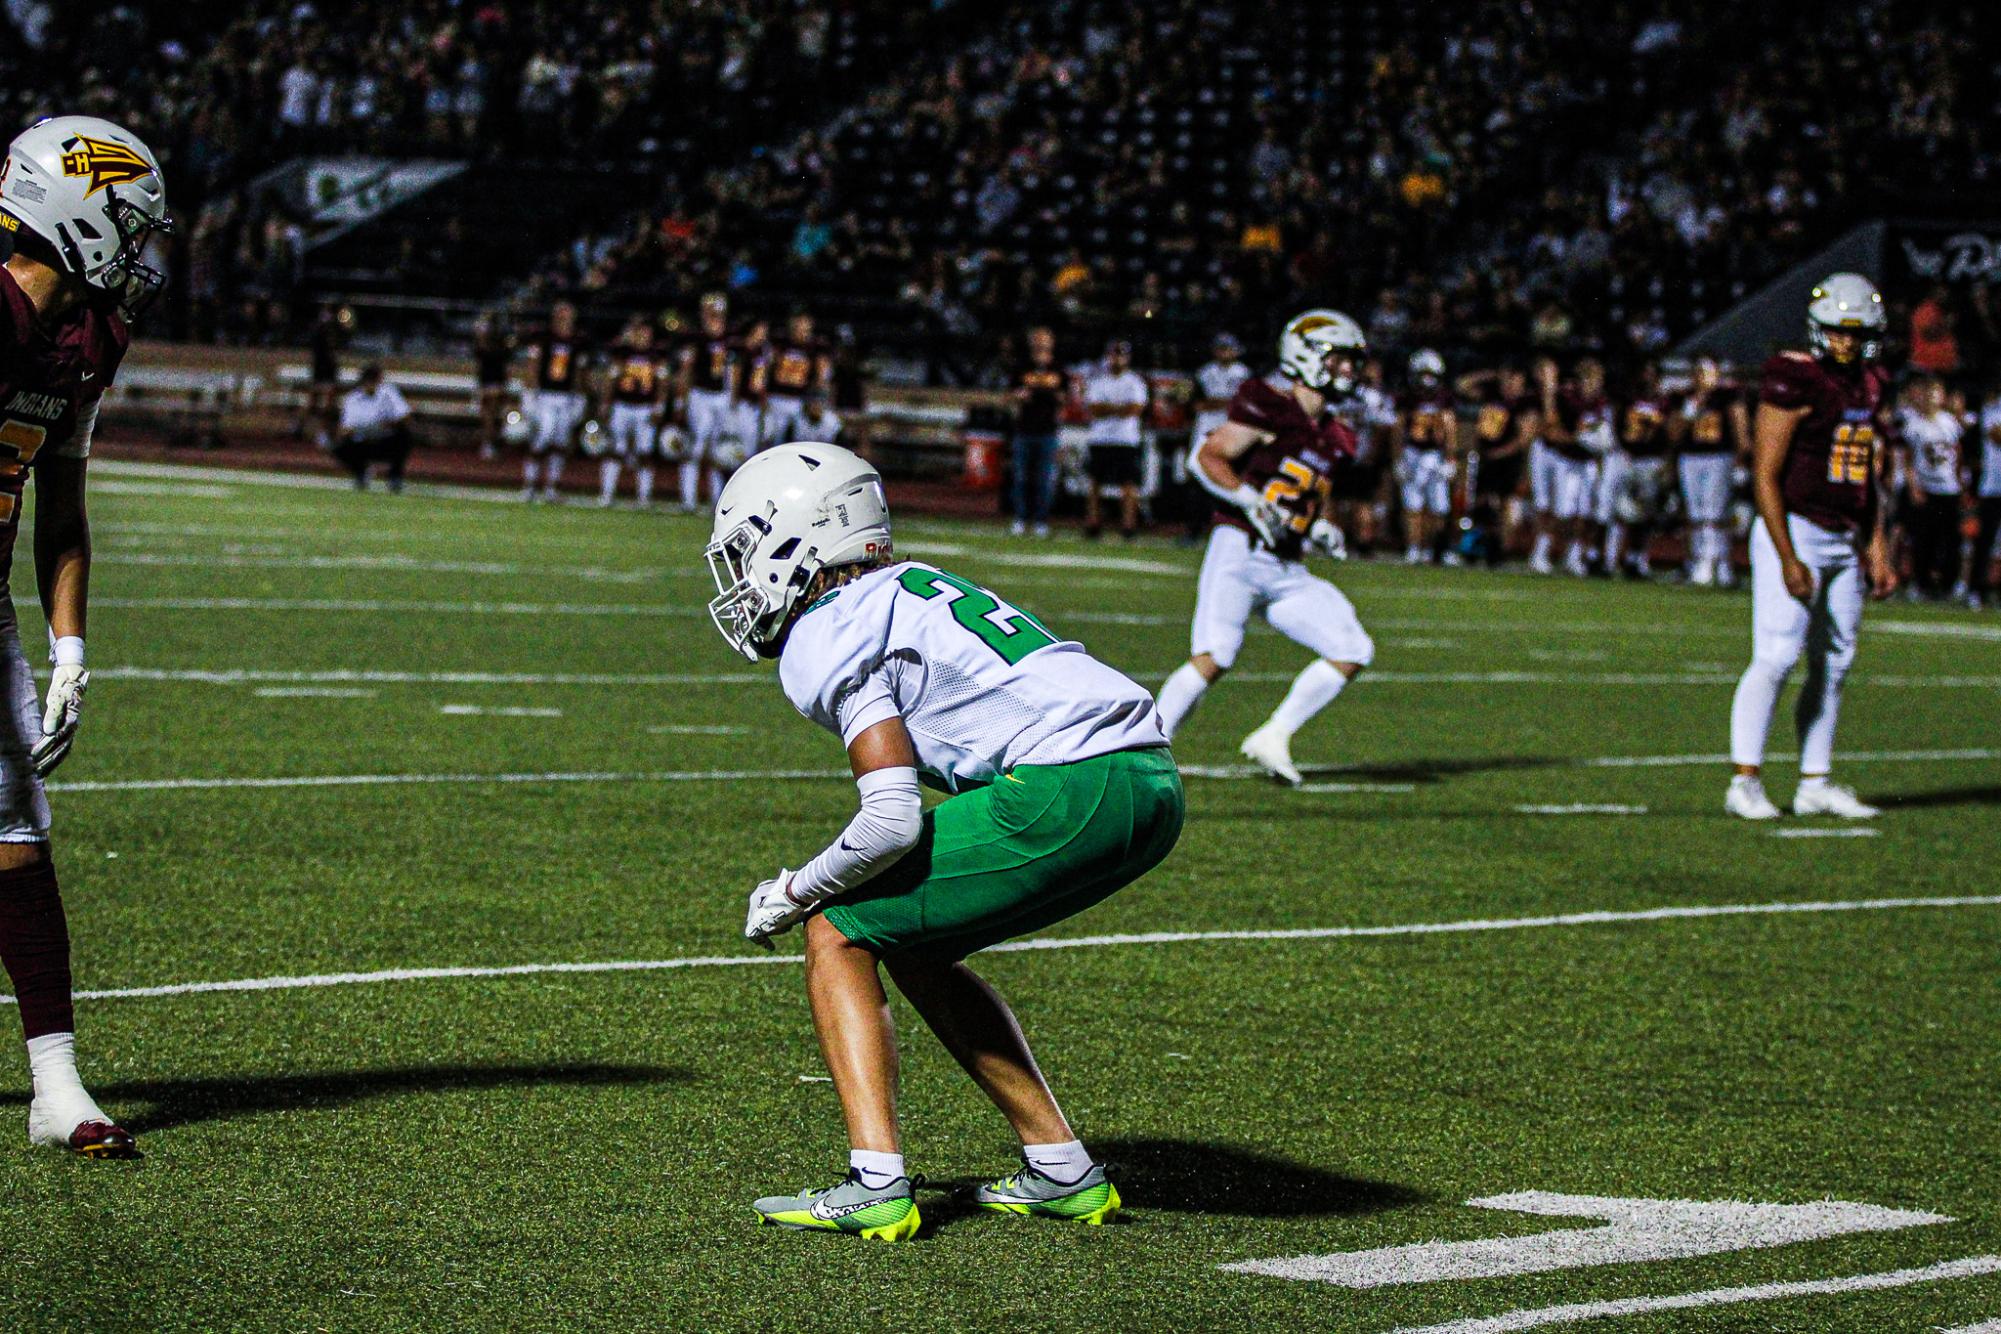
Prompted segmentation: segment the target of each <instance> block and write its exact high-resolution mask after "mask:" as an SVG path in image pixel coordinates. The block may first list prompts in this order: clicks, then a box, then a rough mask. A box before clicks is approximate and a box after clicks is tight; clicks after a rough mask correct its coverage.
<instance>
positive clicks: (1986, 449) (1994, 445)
mask: <svg viewBox="0 0 2001 1334" xmlns="http://www.w3.org/2000/svg"><path fill="white" fill-rule="evenodd" d="M1996 431H2001V398H1997V399H1995V400H1993V401H1992V402H1990V403H1989V404H1988V405H1987V406H1986V407H1984V408H1982V409H1981V410H1980V449H1981V464H1980V494H1981V495H1982V496H2001V442H1997V441H1996V440H1995V438H1994V434H1995V432H1996Z"/></svg>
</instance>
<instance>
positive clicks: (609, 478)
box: [598, 316, 673, 509]
mask: <svg viewBox="0 0 2001 1334" xmlns="http://www.w3.org/2000/svg"><path fill="white" fill-rule="evenodd" d="M672 378H673V377H672V376H670V375H669V374H668V370H667V363H666V361H665V359H664V358H663V357H662V356H661V355H660V353H659V351H658V350H656V349H655V347H654V346H653V322H652V321H651V320H648V319H646V318H644V317H643V316H642V317H636V318H634V319H631V320H628V321H627V322H626V326H625V330H624V332H623V333H621V334H620V335H619V339H618V345H617V346H616V347H615V348H613V349H612V354H611V364H610V366H609V367H608V368H607V371H606V375H605V384H604V400H605V401H604V412H605V419H606V422H607V424H608V429H609V434H610V436H611V448H610V449H609V451H608V452H607V453H606V454H605V456H604V458H603V459H602V460H601V461H600V462H599V463H598V504H599V505H600V506H607V505H610V504H611V503H612V501H613V500H614V499H616V498H617V496H618V477H619V473H620V471H621V470H622V469H623V468H624V466H625V465H626V464H628V463H629V464H631V465H632V469H633V475H634V478H635V480H636V482H637V485H638V500H639V504H640V507H641V508H642V509H643V508H645V507H646V506H648V505H651V504H652V503H653V456H654V453H655V451H656V449H657V447H658V445H659V440H660V427H661V423H662V420H663V418H665V417H666V415H667V410H668V394H669V393H670V392H671V390H672Z"/></svg>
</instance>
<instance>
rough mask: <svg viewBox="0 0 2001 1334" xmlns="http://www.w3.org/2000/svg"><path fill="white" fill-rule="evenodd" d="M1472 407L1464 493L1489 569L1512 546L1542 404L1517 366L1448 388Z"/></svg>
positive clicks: (1475, 374)
mask: <svg viewBox="0 0 2001 1334" xmlns="http://www.w3.org/2000/svg"><path fill="white" fill-rule="evenodd" d="M1454 387H1455V388H1456V389H1457V390H1458V391H1459V396H1460V397H1461V398H1462V399H1465V400H1467V401H1469V402H1471V403H1473V404H1474V416H1473V448H1472V451H1471V452H1470V453H1469V454H1468V455H1467V458H1466V489H1467V491H1468V492H1469V493H1470V499H1469V502H1468V503H1469V505H1470V508H1471V511H1472V514H1471V517H1472V520H1473V524H1474V526H1475V528H1476V529H1478V530H1480V531H1479V534H1478V536H1479V539H1480V544H1481V545H1482V546H1484V547H1485V548H1486V558H1487V562H1488V563H1489V564H1490V565H1498V564H1500V562H1501V558H1502V557H1503V556H1505V555H1506V554H1507V552H1508V550H1509V549H1510V548H1511V547H1513V546H1514V545H1515V533H1516V530H1517V529H1518V528H1519V527H1520V526H1521V514H1522V484H1523V482H1524V481H1525V480H1526V478H1527V476H1528V463H1529V455H1530V452H1531V450H1532V449H1533V447H1534V445H1535V442H1536V441H1537V440H1538V439H1540V438H1541V435H1542V401H1541V399H1540V398H1539V397H1537V395H1536V394H1535V392H1534V391H1533V390H1532V389H1530V387H1529V377H1528V375H1527V374H1526V373H1525V372H1524V371H1523V370H1522V368H1521V367H1519V366H1501V367H1498V368H1496V369H1493V370H1484V371H1468V372H1467V373H1466V374H1464V375H1462V376H1460V377H1459V379H1458V381H1457V382H1456V384H1455V386H1454Z"/></svg>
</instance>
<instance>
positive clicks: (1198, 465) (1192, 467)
mask: <svg viewBox="0 0 2001 1334" xmlns="http://www.w3.org/2000/svg"><path fill="white" fill-rule="evenodd" d="M1202 443H1206V441H1205V442H1202ZM1202 443H1198V444H1197V445H1196V446H1195V456H1194V457H1193V458H1191V459H1189V460H1188V472H1189V475H1190V476H1192V477H1194V479H1195V481H1196V483H1197V485H1199V486H1200V487H1201V488H1202V489H1203V490H1204V491H1207V492H1208V493H1209V494H1210V495H1212V496H1214V497H1216V499H1218V500H1220V501H1222V502H1223V503H1224V504H1225V505H1235V506H1236V507H1237V508H1238V509H1240V510H1253V509H1256V508H1257V507H1258V506H1259V505H1261V504H1263V503H1264V497H1263V496H1262V495H1260V494H1259V493H1258V489H1257V488H1256V487H1254V486H1252V485H1251V484H1250V483H1249V482H1239V483H1237V486H1236V489H1235V490H1232V489H1230V488H1228V487H1225V486H1224V485H1223V484H1222V483H1220V482H1218V481H1217V480H1216V479H1215V478H1213V477H1211V476H1210V475H1209V470H1208V469H1207V468H1205V467H1203V466H1202Z"/></svg>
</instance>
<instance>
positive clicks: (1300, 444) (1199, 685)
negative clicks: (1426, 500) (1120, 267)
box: [1160, 310, 1376, 786]
mask: <svg viewBox="0 0 2001 1334" xmlns="http://www.w3.org/2000/svg"><path fill="white" fill-rule="evenodd" d="M1366 353H1367V342H1366V340H1365V339H1364V338H1363V336H1362V330H1361V326H1359V325H1358V324H1356V323H1355V321H1353V320H1352V319H1349V318H1348V317H1347V316H1346V315H1343V314H1342V313H1341V312H1340V311H1337V310H1309V311H1307V312H1306V313H1305V314H1303V315H1299V316H1296V317H1294V319H1293V320H1292V322H1291V323H1290V324H1288V325H1286V326H1285V331H1284V333H1282V334H1281V335H1279V342H1278V362H1279V373H1278V374H1277V375H1275V376H1273V377H1272V378H1270V379H1259V380H1250V381H1247V382H1246V383H1245V384H1244V386H1243V388H1241V389H1239V390H1238V391H1237V396H1236V397H1235V398H1234V399H1232V400H1231V401H1230V415H1229V418H1228V419H1227V420H1226V421H1225V422H1224V423H1223V424H1222V425H1221V426H1219V427H1217V428H1216V429H1215V430H1213V431H1211V432H1210V433H1209V435H1208V437H1207V438H1206V439H1204V440H1203V441H1202V443H1201V445H1200V446H1198V447H1197V449H1196V451H1195V464H1194V473H1195V477H1196V480H1198V481H1199V482H1201V483H1202V485H1203V486H1205V487H1207V488H1208V489H1209V491H1210V492H1211V493H1212V494H1213V495H1215V497H1216V498H1217V499H1218V500H1219V501H1220V502H1222V503H1221V504H1220V505H1219V506H1218V507H1217V510H1216V520H1215V528H1214V530H1213V531H1212V532H1211V533H1210V534H1209V550H1208V552H1207V553H1206V554H1205V555H1204V556H1203V558H1202V574H1201V582H1200V584H1199V585H1198V587H1197V590H1196V594H1195V625H1194V629H1193V631H1192V633H1191V635H1190V641H1191V642H1190V647H1191V649H1192V651H1193V656H1192V657H1190V658H1189V660H1188V661H1187V662H1185V663H1183V664H1182V665H1181V666H1180V667H1178V668H1176V669H1175V671H1174V674H1173V675H1171V676H1169V677H1168V678H1167V681H1166V683H1165V684H1164V685H1162V686H1161V688H1160V717H1161V721H1162V723H1163V724H1164V725H1165V726H1166V729H1167V735H1168V736H1169V738H1172V737H1173V736H1174V734H1175V732H1176V731H1177V730H1178V729H1179V728H1180V726H1181V724H1182V723H1183V722H1184V721H1186V719H1187V717H1188V715H1189V713H1190V712H1192V711H1193V710H1194V708H1195V706H1196V705H1197V704H1198V703H1200V702H1201V699H1202V694H1203V692H1204V691H1206V690H1208V688H1209V687H1210V686H1212V685H1214V684H1215V683H1216V682H1217V681H1219V680H1221V679H1222V677H1223V674H1224V673H1225V672H1228V671H1229V670H1230V668H1231V667H1232V666H1233V665H1234V664H1235V663H1236V661H1237V651H1238V649H1240V648H1242V647H1243V643H1244V625H1245V623H1246V622H1247V621H1249V620H1250V618H1251V613H1252V612H1254V611H1262V612H1263V613H1264V617H1265V620H1266V621H1268V622H1270V624H1271V626H1272V628H1273V629H1275V630H1277V631H1278V632H1279V633H1280V634H1282V635H1284V636H1286V638H1288V639H1290V640H1292V641H1293V642H1294V643H1296V644H1299V645H1301V646H1302V647H1304V648H1307V649H1310V650H1312V651H1313V652H1314V653H1316V654H1318V655H1319V656H1318V657H1317V658H1315V659H1314V661H1313V663H1312V665H1310V666H1309V667H1307V668H1306V670H1305V671H1303V672H1301V673H1300V674H1299V677H1298V679H1297V680H1295V681H1294V682H1293V683H1292V689H1291V690H1289V691H1287V692H1286V696H1285V699H1284V700H1283V701H1282V702H1280V704H1279V706H1278V708H1277V709H1276V710H1275V711H1274V712H1273V713H1272V715H1271V717H1270V718H1269V719H1267V720H1266V721H1265V723H1264V725H1263V726H1262V727H1260V728H1258V729H1257V730H1256V731H1255V732H1252V733H1251V734H1250V735H1249V736H1248V737H1246V738H1244V743H1243V747H1242V750H1243V753H1244V754H1245V755H1246V756H1247V757H1248V758H1250V759H1251V760H1253V761H1255V762H1256V763H1258V764H1260V765H1262V766H1263V767H1264V768H1265V769H1266V770H1267V771H1268V772H1270V773H1271V774H1272V775H1273V776H1275V777H1278V778H1282V779H1284V780H1285V781H1286V782H1288V783H1291V784H1293V785H1294V786H1297V785H1298V784H1299V783H1301V782H1303V781H1304V779H1303V777H1302V775H1301V774H1300V772H1299V767H1298V766H1297V765H1295V764H1294V763H1293V762H1292V738H1293V736H1294V734H1295V733H1297V732H1298V731H1299V729H1300V728H1302V727H1304V726H1305V725H1306V723H1307V722H1308V720H1310V719H1311V718H1312V717H1313V716H1314V715H1315V714H1317V713H1319V712H1320V711H1321V710H1322V709H1324V708H1326V707H1327V706H1328V705H1329V704H1332V703H1333V702H1334V700H1335V697H1336V696H1338V695H1339V694H1340V693H1341V691H1342V689H1343V688H1344V687H1345V686H1346V685H1347V684H1348V682H1350V681H1352V680H1353V679H1354V678H1355V675H1356V674H1357V673H1358V672H1360V671H1361V670H1362V669H1363V668H1364V667H1366V666H1368V665H1369V663H1370V662H1371V661H1373V660H1374V658H1375V655H1376V646H1375V643H1374V641H1372V640H1371V639H1370V638H1369V635H1368V632H1367V631H1365V630H1364V629H1362V622H1361V620H1360V619H1359V618H1358V617H1357V616H1356V615H1355V608H1354V606H1353V604H1351V603H1350V602H1349V601H1348V599H1347V598H1346V597H1344V596H1343V595H1342V593H1341V591H1340V590H1339V589H1337V588H1336V587H1334V585H1332V584H1330V583H1328V582H1327V581H1326V580H1325V579H1322V578H1319V577H1318V576H1316V575H1314V574H1312V573H1310V572H1309V571H1308V570H1307V568H1306V563H1305V554H1306V549H1307V548H1308V547H1309V546H1311V547H1315V548H1318V549H1319V550H1321V551H1323V552H1325V553H1326V554H1327V555H1329V556H1331V557H1333V558H1334V559H1336V560H1339V559H1341V558H1342V557H1343V556H1345V555H1346V554H1347V551H1346V543H1345V540H1344V539H1343V537H1342V534H1341V530H1340V529H1339V528H1338V527H1336V526H1335V525H1334V523H1333V522H1332V521H1331V520H1329V519H1328V518H1327V517H1326V510H1327V505H1328V498H1329V492H1330V480H1329V479H1330V477H1331V476H1332V473H1333V470H1334V468H1335V467H1336V466H1337V464H1338V461H1339V460H1340V459H1342V458H1345V457H1346V456H1348V455H1349V454H1350V453H1351V452H1352V451H1353V450H1354V447H1355V437H1354V435H1353V434H1352V433H1351V432H1350V431H1349V429H1348V427H1347V426H1345V425H1344V424H1343V423H1342V422H1341V421H1340V420H1339V419H1338V418H1336V417H1335V416H1334V415H1333V414H1332V413H1330V412H1329V411H1328V405H1329V403H1330V401H1331V400H1333V399H1336V398H1340V397H1343V396H1345V395H1347V394H1348V393H1350V392H1352V390H1353V389H1354V386H1355V376H1356V372H1357V368H1358V367H1359V366H1360V365H1361V363H1362V358H1363V357H1364V355H1366Z"/></svg>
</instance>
